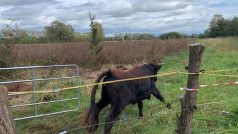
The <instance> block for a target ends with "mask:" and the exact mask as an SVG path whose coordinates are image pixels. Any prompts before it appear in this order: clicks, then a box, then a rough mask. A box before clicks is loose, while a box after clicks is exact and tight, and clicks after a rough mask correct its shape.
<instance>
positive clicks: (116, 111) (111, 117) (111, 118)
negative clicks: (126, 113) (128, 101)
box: [104, 104, 126, 134]
mask: <svg viewBox="0 0 238 134" xmlns="http://www.w3.org/2000/svg"><path fill="white" fill-rule="evenodd" d="M125 107H126V105H125V104H124V105H122V104H114V105H112V109H111V111H110V113H109V114H108V116H107V117H106V120H105V122H106V124H105V129H104V134H110V133H111V129H112V126H113V124H114V123H115V121H116V120H117V118H118V116H119V115H120V113H121V111H122V110H123V109H124V108H125Z"/></svg>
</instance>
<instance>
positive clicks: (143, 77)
mask: <svg viewBox="0 0 238 134" xmlns="http://www.w3.org/2000/svg"><path fill="white" fill-rule="evenodd" d="M232 70H238V68H235V69H223V70H210V71H206V72H205V73H204V72H200V73H187V72H168V73H162V74H157V75H150V76H142V77H134V78H128V79H120V80H114V81H107V82H99V83H91V84H86V85H80V86H74V87H66V88H60V89H56V90H47V91H26V92H9V94H10V95H21V94H32V93H55V92H58V91H62V90H69V89H77V88H82V87H90V86H95V85H102V84H110V83H117V82H123V81H130V80H138V79H146V78H152V77H157V76H169V75H174V74H187V75H192V74H202V75H211V76H219V77H232V78H238V75H223V74H210V73H207V72H213V73H214V72H224V71H232Z"/></svg>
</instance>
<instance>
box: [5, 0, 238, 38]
mask: <svg viewBox="0 0 238 134" xmlns="http://www.w3.org/2000/svg"><path fill="white" fill-rule="evenodd" d="M237 9H238V0H0V28H2V27H3V25H4V24H7V23H9V19H12V20H14V21H15V22H16V23H17V24H18V26H19V27H20V28H23V29H27V30H36V31H42V30H43V29H44V27H45V26H47V25H50V23H51V22H52V21H54V20H59V21H62V22H64V23H65V24H70V25H72V26H73V28H74V30H75V31H78V32H88V31H89V29H90V27H89V23H90V20H89V17H88V14H89V12H91V14H93V15H96V20H97V21H99V22H100V23H101V24H102V26H103V28H104V32H105V34H106V35H107V36H110V35H113V34H115V33H145V32H146V33H152V34H158V35H159V34H162V33H166V32H172V31H175V32H180V33H184V34H192V33H196V34H198V33H203V32H204V30H206V29H207V28H208V26H209V22H210V20H211V18H212V17H213V15H214V14H222V15H223V16H224V17H225V18H228V19H229V18H233V17H234V16H238V12H237Z"/></svg>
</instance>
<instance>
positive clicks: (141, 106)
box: [137, 101, 143, 117]
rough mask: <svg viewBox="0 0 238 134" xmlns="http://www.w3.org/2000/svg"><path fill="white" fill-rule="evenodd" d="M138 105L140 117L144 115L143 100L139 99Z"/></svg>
mask: <svg viewBox="0 0 238 134" xmlns="http://www.w3.org/2000/svg"><path fill="white" fill-rule="evenodd" d="M137 105H138V108H139V117H142V116H143V113H142V109H143V102H142V101H139V102H138V103H137Z"/></svg>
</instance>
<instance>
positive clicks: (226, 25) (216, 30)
mask: <svg viewBox="0 0 238 134" xmlns="http://www.w3.org/2000/svg"><path fill="white" fill-rule="evenodd" d="M204 34H205V36H206V37H226V36H237V35H238V17H234V18H233V19H224V18H223V17H222V15H217V14H216V15H214V17H213V18H212V20H211V22H210V25H209V28H208V29H207V30H206V31H205V33H204Z"/></svg>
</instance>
